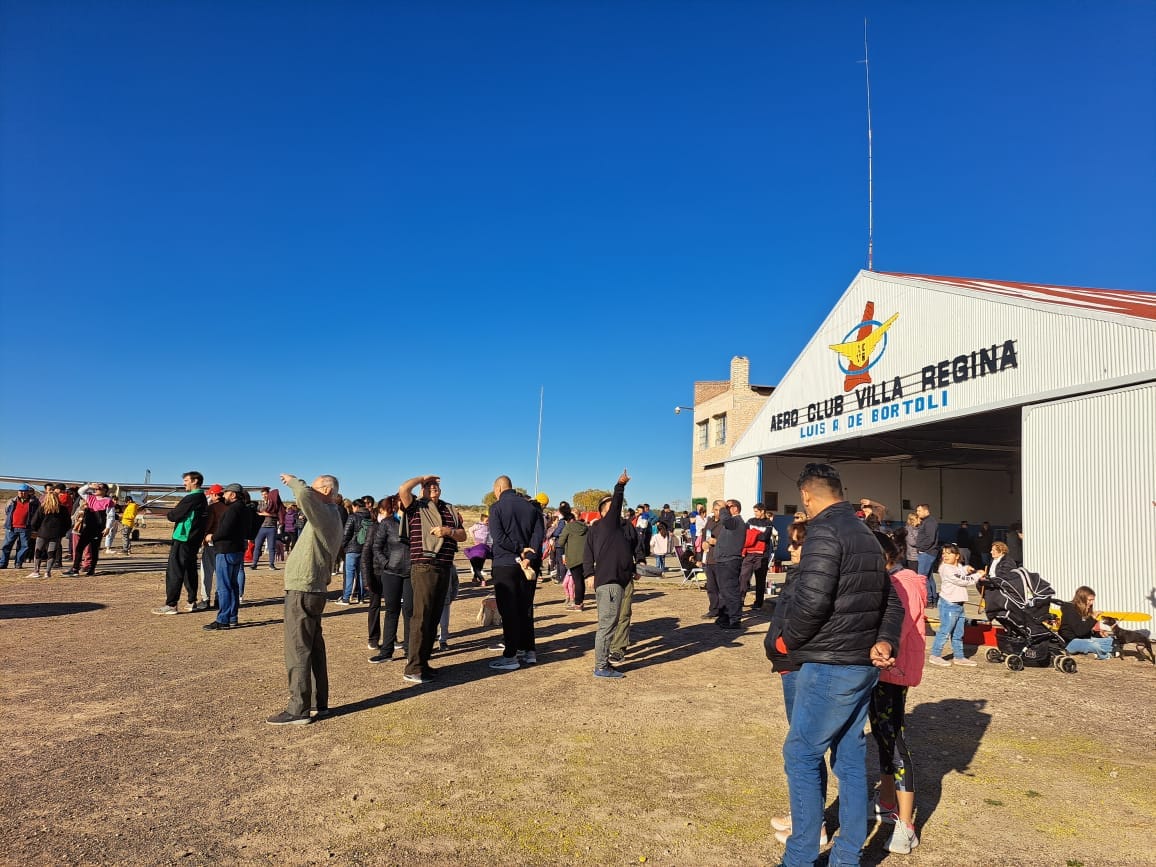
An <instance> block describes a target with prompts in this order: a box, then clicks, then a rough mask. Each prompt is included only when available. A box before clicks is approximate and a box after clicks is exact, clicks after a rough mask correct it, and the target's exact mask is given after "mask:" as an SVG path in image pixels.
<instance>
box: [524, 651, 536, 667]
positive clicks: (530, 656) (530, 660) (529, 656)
mask: <svg viewBox="0 0 1156 867" xmlns="http://www.w3.org/2000/svg"><path fill="white" fill-rule="evenodd" d="M520 658H521V660H522V662H523V664H525V665H537V664H538V654H536V653H535V652H534V651H532V650H527V651H526V652H525V653H523V654H521V657H520Z"/></svg>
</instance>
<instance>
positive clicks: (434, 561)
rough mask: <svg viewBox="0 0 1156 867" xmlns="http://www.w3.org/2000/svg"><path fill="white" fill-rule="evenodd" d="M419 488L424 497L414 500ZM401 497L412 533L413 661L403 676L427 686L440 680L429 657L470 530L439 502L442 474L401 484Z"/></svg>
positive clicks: (411, 621) (417, 477)
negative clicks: (461, 547) (457, 558)
mask: <svg viewBox="0 0 1156 867" xmlns="http://www.w3.org/2000/svg"><path fill="white" fill-rule="evenodd" d="M418 485H421V496H420V497H415V496H414V489H415V488H417V486H418ZM397 493H398V497H399V498H400V499H401V507H402V510H403V511H404V512H405V526H406V528H407V530H408V531H409V554H410V562H411V563H412V567H411V570H410V583H411V586H412V592H413V614H412V615H411V617H410V630H409V660H408V661H407V663H406V666H405V674H404V675H403V676H404V678H405V680H407V681H409V682H410V683H425V682H427V681H429V680H433V679H434V678H435V677H436V676H437V673H436V671H435V670H434V669H433V668H432V667H431V666H430V664H429V658H430V656H431V655H432V653H433V644H434V637H435V635H436V632H437V626H438V620H439V619H440V618H441V614H442V607H443V606H444V605H445V601H446V593H448V592H449V587H450V570H451V569H453V568H455V567H454V554H456V553H457V550H458V543H459V542H464V541H465V540H466V531H465V529H464V528H463V527H462V525H461V522H460V521H459V520H458V516H457V513H456V512H455V511H454V509H453V507H452V506H451V505H450V504H449V503H446V502H444V501H443V500H442V499H441V494H442V486H441V477H440V476H415V477H414V478H412V479H410V480H409V481H406V482H403V483H402V485H401V487H400V488H398V491H397Z"/></svg>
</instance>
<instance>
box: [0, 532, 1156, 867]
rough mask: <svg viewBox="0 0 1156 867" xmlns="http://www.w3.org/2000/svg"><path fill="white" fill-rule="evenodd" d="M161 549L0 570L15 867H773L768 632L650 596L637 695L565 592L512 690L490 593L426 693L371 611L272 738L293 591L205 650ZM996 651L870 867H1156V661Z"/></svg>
mask: <svg viewBox="0 0 1156 867" xmlns="http://www.w3.org/2000/svg"><path fill="white" fill-rule="evenodd" d="M163 556H164V552H163V551H162V550H158V549H156V548H153V549H152V550H151V551H144V549H142V555H139V556H135V557H133V558H131V559H129V558H124V557H110V558H108V559H107V561H102V564H101V572H100V573H98V575H97V576H95V577H93V578H80V579H68V578H63V577H58V576H54V577H53V578H52V579H51V580H33V579H28V578H26V577H25V575H26V574H27V571H28V570H20V571H14V570H12V569H9V570H8V571H6V572H3V573H0V621H2V622H0V650H2V652H3V661H4V678H3V693H2V694H3V699H4V704H5V711H6V712H5V713H4V714H3V744H4V759H5V761H4V769H5V774H4V776H5V780H4V786H3V788H2V791H0V809H2V811H3V815H4V816H5V818H6V821H5V822H4V823H3V824H2V826H0V861H2V862H3V863H6V864H19V865H29V864H47V863H65V864H174V863H176V864H187V865H194V864H237V863H245V864H248V863H277V864H282V863H290V864H315V863H330V864H398V865H404V864H412V863H416V862H418V861H420V862H422V863H426V864H466V865H472V864H478V865H490V864H563V863H581V864H628V863H632V864H639V863H646V864H658V865H716V864H717V865H732V864H734V865H745V864H776V863H778V858H779V856H780V854H781V846H780V845H779V844H777V843H776V842H775V841H774V839H773V837H772V832H771V829H770V826H769V818H770V816H772V815H775V814H778V813H781V812H784V811H785V809H786V804H787V792H786V781H785V778H784V776H783V771H782V759H781V753H780V750H781V746H782V742H783V738H784V736H785V734H786V728H787V727H786V722H785V718H784V714H783V704H782V693H781V690H780V687H779V684H778V682H777V677H776V676H774V675H772V674H771V672H770V668H769V665H768V663H767V662H766V660H765V658H764V656H763V650H762V641H763V635H764V633H765V631H766V617H765V616H764V615H762V613H761V612H755V613H753V614H752V615H751V616H750V618H749V620H748V625H747V628H746V629H745V630H744V631H742V632H741V633H738V634H736V633H720V632H719V631H718V630H717V629H716V628H715V627H714V626H713V624H711V623H710V622H708V621H705V620H703V619H701V615H702V614H703V612H704V611H705V608H706V600H705V595H704V594H703V593H702V591H700V590H698V589H694V588H690V587H680V586H678V581H677V580H676V579H674V578H668V579H665V580H664V581H643V582H640V584H639V586H638V590H637V594H636V596H635V608H634V627H633V644H632V647H631V651H630V653H629V655H628V658H627V663H626V665H625V666H624V671H625V672H626V674H627V676H626V678H625V679H623V680H620V681H609V682H608V681H601V680H595V679H594V678H593V677H591V669H592V655H593V652H592V648H593V635H594V623H595V616H594V614H593V612H591V611H587V612H584V613H568V612H565V611H564V610H563V599H562V593H561V591H560V588H558V587H557V586H556V585H552V584H551V585H548V586H547V585H543V586H542V587H541V588H540V589H539V592H538V597H537V600H538V602H537V609H536V613H537V628H538V641H539V645H538V646H539V651H538V652H539V660H540V662H539V664H538V665H537V666H535V667H533V668H524V669H521V670H518V671H514V672H494V671H491V670H490V669H489V668H488V667H487V666H486V661H487V660H489V659H490V658H491V657H493V656H494V655H495V651H494V650H493V645H494V643H495V642H496V641H498V640H500V633H499V631H498V630H494V629H482V628H481V627H479V626H477V624H476V623H475V615H476V614H477V612H478V608H479V600H480V597H481V596H482V591H480V590H478V589H476V588H472V587H470V586H469V585H468V583H467V585H466V586H464V587H463V590H462V593H461V597H460V598H459V600H458V601H457V602H455V603H454V606H453V618H452V630H453V637H452V638H451V642H450V648H449V650H448V651H443V652H439V653H436V655H435V658H434V664H435V665H436V666H438V667H440V669H441V672H442V676H441V678H440V679H439V680H438V681H437V683H436V685H426V686H411V685H408V684H406V683H404V682H403V681H402V679H401V667H400V665H399V663H397V662H393V663H389V664H385V665H378V666H371V665H369V664H367V662H366V659H367V657H368V656H369V652H368V651H367V649H366V616H365V608H364V606H361V607H359V606H353V607H350V608H340V607H335V606H332V605H330V606H328V607H327V609H326V613H325V620H324V623H325V635H326V640H327V644H328V648H329V671H330V678H331V682H332V698H331V703H332V706H333V709H334V712H333V715H332V716H331V717H329V718H327V719H325V720H323V721H319V722H317V723H315V724H313V725H309V726H304V727H285V728H272V727H270V726H267V725H265V724H264V722H263V720H264V718H265V717H266V716H268V715H269V714H271V713H274V712H276V711H278V710H281V709H283V708H284V705H285V671H284V667H283V662H282V650H281V648H282V643H281V642H282V637H281V605H280V599H281V592H280V590H281V585H280V579H281V575H280V573H275V572H270V571H269V570H268V569H267V568H266V569H261V570H258V571H257V572H255V573H250V575H249V581H248V589H247V591H246V596H247V603H248V604H247V605H246V606H245V607H243V608H242V609H241V621H242V623H243V626H244V628H240V629H237V630H235V631H229V632H219V633H211V632H205V631H203V630H202V629H201V625H202V624H203V623H205V622H207V621H208V619H209V618H210V616H211V614H204V613H201V614H181V615H178V616H175V617H174V616H170V617H157V616H153V615H151V614H150V613H149V610H150V609H151V608H152V607H153V606H155V605H159V604H160V603H161V602H162V601H163V571H162V570H163V560H162V558H163ZM334 580H335V582H336V581H337V580H339V579H334ZM929 640H930V639H929ZM979 659H980V665H979V667H978V668H975V669H962V668H958V667H952V668H948V669H936V668H931V669H929V670H927V671H926V672H925V677H924V682H923V684H922V685H921V686H920V687H918V688H916V689H913V690H912V691H911V693H910V696H909V726H908V735H909V738H910V741H911V743H912V745H913V748H914V750H915V752H916V762H917V764H916V769H915V776H916V780H917V786H918V793H917V804H918V811H919V816H918V824H919V825H920V826H921V839H922V843H921V845H920V846H919V848H918V849H917V850H916V851H915V852H914V853H913V854H912V855H910V856H898V855H889V854H888V853H887V852H886V849H885V844H886V839H887V833H886V831H887V830H888V828H887V826H879V828H877V829H876V830H875V831H874V832H873V833H872V835H871V837H870V839H869V842H868V847H867V850H866V854H865V858H864V863H866V864H877V863H883V862H886V863H888V864H891V865H896V864H902V863H910V864H912V865H951V867H960V865H971V864H975V865H1068V867H1078V865H1085V867H1098V865H1139V864H1156V832H1154V831H1153V829H1154V828H1156V806H1154V801H1156V799H1154V798H1153V795H1152V792H1153V790H1154V784H1156V755H1154V754H1153V743H1156V737H1154V736H1156V723H1154V720H1156V714H1154V709H1156V700H1154V696H1156V690H1154V689H1153V687H1154V685H1156V666H1153V665H1150V664H1142V663H1140V662H1138V661H1136V660H1135V659H1131V658H1125V659H1122V660H1111V661H1106V662H1095V661H1092V660H1090V659H1089V660H1088V661H1086V662H1085V661H1084V658H1083V657H1081V661H1080V670H1079V672H1078V673H1077V674H1075V675H1063V674H1060V673H1058V672H1056V671H1054V670H1051V669H1047V670H1027V671H1023V672H1019V673H1014V674H1013V673H1012V672H1009V671H1008V670H1007V669H1006V668H1004V667H1002V666H996V665H992V664H988V663H987V662H985V661H984V660H983V659H982V656H980V657H979ZM870 749H872V750H873V747H871V748H870ZM868 769H869V773H870V774H871V776H872V777H875V776H876V775H877V762H876V759H875V756H874V753H873V751H872V752H871V753H869V759H868ZM832 797H834V793H832ZM827 818H828V822H829V825H830V826H831V827H834V825H836V824H837V810H833V809H829V810H828V814H827Z"/></svg>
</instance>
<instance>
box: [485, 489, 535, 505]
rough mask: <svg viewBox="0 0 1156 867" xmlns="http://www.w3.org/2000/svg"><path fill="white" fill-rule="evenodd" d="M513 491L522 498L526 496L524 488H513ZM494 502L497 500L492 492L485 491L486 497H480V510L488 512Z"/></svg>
mask: <svg viewBox="0 0 1156 867" xmlns="http://www.w3.org/2000/svg"><path fill="white" fill-rule="evenodd" d="M514 490H515V491H517V492H518V493H519V494H521V495H522V496H525V495H526V489H525V488H514ZM495 500H497V497H495V496H494V492H493V491H487V492H486V495H485V496H484V497H482V508H484V509H486V510H487V511H489V510H490V509H491V508H493V505H494V501H495Z"/></svg>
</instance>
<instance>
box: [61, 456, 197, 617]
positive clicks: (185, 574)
mask: <svg viewBox="0 0 1156 867" xmlns="http://www.w3.org/2000/svg"><path fill="white" fill-rule="evenodd" d="M182 481H183V482H184V486H185V491H186V493H185V495H184V496H183V497H182V498H181V501H180V502H179V503H177V504H176V506H174V507H173V508H171V509H169V512H168V515H167V516H166V517H168V519H169V521H171V522H172V524H173V540H172V545H171V546H170V548H169V562H168V565H167V567H166V568H165V604H164V605H162V606H161V607H160V608H154V609H153V614H176V613H177V603H178V602H180V601H181V588H182V587H183V588H184V589H185V592H186V593H187V595H188V598H189V607H188V610H189V611H195V610H197V608H196V605H197V551H199V550H200V548H201V542H202V541H203V540H204V538H205V518H206V514H207V513H208V511H209V501H208V500H207V499H206V498H205V492H204V491H203V490H201V485H203V484H204V483H205V477H204V476H202V475H201V474H200V473H198V472H197V471H196V470H189V471H188V472H187V473H185V474H184V476H183V477H182ZM77 556H79V552H78V554H77ZM206 607H208V606H206Z"/></svg>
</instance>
